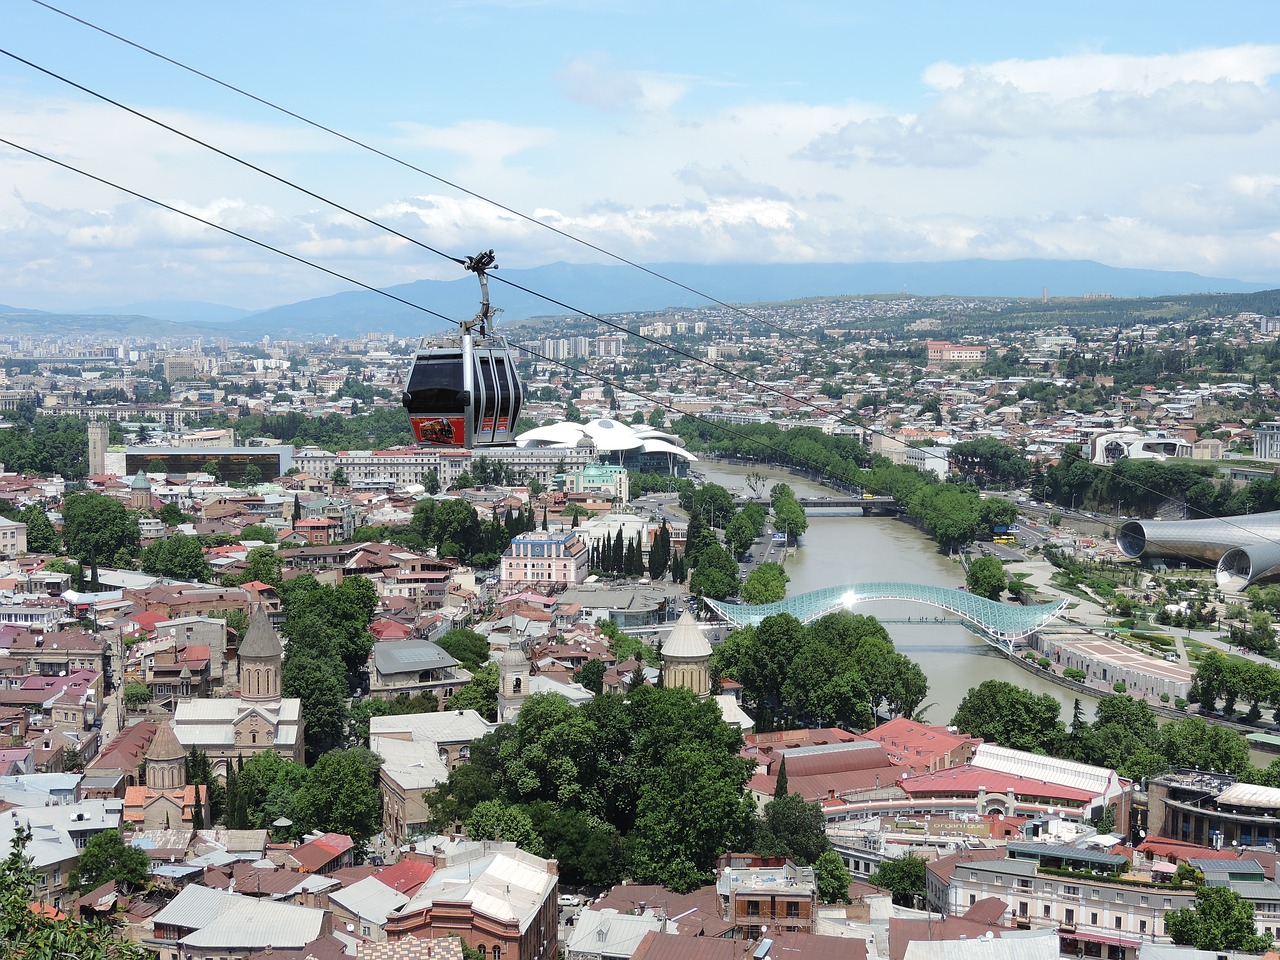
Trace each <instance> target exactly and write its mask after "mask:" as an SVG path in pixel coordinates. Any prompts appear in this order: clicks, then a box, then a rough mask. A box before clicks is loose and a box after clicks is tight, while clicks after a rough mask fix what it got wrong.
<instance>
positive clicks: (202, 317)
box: [77, 300, 254, 323]
mask: <svg viewBox="0 0 1280 960" xmlns="http://www.w3.org/2000/svg"><path fill="white" fill-rule="evenodd" d="M77 312H78V313H80V314H98V315H108V316H130V317H155V318H156V319H157V320H170V321H172V322H173V323H230V322H232V321H234V320H241V319H243V318H245V317H247V316H249V315H250V314H252V313H253V312H254V311H252V310H245V309H242V308H241V307H228V306H226V305H225V304H221V303H205V302H203V301H201V300H146V301H143V302H141V303H127V304H124V305H123V306H119V307H93V308H90V309H87V310H80V311H77Z"/></svg>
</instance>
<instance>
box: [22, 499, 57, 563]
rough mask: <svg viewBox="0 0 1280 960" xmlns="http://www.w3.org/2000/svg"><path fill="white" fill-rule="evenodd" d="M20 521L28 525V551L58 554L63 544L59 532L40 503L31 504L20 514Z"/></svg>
mask: <svg viewBox="0 0 1280 960" xmlns="http://www.w3.org/2000/svg"><path fill="white" fill-rule="evenodd" d="M18 520H19V521H20V522H22V523H25V524H26V525H27V550H29V551H30V552H31V553H57V552H58V550H59V548H60V547H61V544H60V542H59V540H58V531H57V530H55V529H54V528H53V524H52V523H51V522H50V520H49V515H48V514H47V513H45V511H44V507H42V506H40V504H38V503H29V504H27V505H26V506H25V507H23V508H22V509H21V510H20V511H19V512H18Z"/></svg>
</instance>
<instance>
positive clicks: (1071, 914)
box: [1062, 907, 1076, 923]
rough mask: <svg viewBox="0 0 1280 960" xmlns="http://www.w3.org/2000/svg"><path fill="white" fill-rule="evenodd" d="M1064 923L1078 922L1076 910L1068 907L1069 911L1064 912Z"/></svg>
mask: <svg viewBox="0 0 1280 960" xmlns="http://www.w3.org/2000/svg"><path fill="white" fill-rule="evenodd" d="M1062 922H1063V923H1075V922H1076V912H1075V911H1074V910H1072V909H1071V908H1070V907H1067V909H1066V910H1064V911H1062Z"/></svg>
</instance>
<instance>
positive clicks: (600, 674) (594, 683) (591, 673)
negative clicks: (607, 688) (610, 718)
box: [573, 660, 605, 696]
mask: <svg viewBox="0 0 1280 960" xmlns="http://www.w3.org/2000/svg"><path fill="white" fill-rule="evenodd" d="M604 673H605V666H604V661H603V660H588V661H587V662H586V663H584V664H583V665H582V666H581V667H579V668H578V672H577V673H575V674H574V677H573V679H574V680H576V681H577V682H578V683H580V684H582V685H583V686H584V687H586V688H587V689H588V690H590V691H591V692H592V693H594V694H595V695H596V696H599V695H600V694H601V693H603V692H604Z"/></svg>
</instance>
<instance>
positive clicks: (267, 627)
mask: <svg viewBox="0 0 1280 960" xmlns="http://www.w3.org/2000/svg"><path fill="white" fill-rule="evenodd" d="M283 654H284V648H283V647H281V646H280V638H279V637H277V636H276V631H275V628H274V627H272V626H271V621H270V620H268V619H267V614H266V611H265V610H263V609H262V608H261V607H259V608H258V609H257V610H256V611H255V612H254V614H253V618H252V619H251V620H250V621H249V629H248V630H246V631H245V632H244V641H243V642H242V643H241V644H240V650H239V651H238V656H241V657H252V658H255V659H262V660H265V659H268V658H270V657H279V656H282V655H283Z"/></svg>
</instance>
